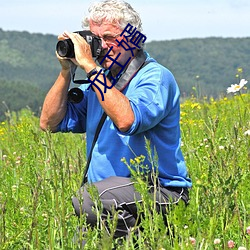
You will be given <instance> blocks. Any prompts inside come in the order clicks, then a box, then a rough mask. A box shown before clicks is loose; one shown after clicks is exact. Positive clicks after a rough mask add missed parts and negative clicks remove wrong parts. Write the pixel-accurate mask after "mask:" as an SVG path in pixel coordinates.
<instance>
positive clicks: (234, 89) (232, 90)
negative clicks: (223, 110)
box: [227, 79, 247, 93]
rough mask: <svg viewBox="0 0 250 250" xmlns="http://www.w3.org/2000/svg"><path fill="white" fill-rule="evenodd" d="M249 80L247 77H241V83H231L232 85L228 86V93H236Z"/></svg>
mask: <svg viewBox="0 0 250 250" xmlns="http://www.w3.org/2000/svg"><path fill="white" fill-rule="evenodd" d="M246 84H247V81H246V80H245V79H241V80H240V83H239V84H231V87H229V88H227V93H235V92H238V91H240V90H241V89H242V88H243V87H244V86H245V85H246Z"/></svg>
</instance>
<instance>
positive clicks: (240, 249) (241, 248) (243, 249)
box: [238, 247, 247, 250]
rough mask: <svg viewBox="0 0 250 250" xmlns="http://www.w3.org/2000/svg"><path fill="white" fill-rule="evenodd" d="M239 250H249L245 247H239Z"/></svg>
mask: <svg viewBox="0 0 250 250" xmlns="http://www.w3.org/2000/svg"><path fill="white" fill-rule="evenodd" d="M238 250H247V249H246V248H245V247H239V248H238Z"/></svg>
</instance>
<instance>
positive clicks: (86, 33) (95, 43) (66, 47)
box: [56, 30, 102, 58]
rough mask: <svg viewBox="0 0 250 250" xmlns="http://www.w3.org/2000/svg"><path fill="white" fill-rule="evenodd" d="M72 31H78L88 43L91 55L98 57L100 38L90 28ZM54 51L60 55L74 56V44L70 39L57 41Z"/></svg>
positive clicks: (100, 46) (100, 47)
mask: <svg viewBox="0 0 250 250" xmlns="http://www.w3.org/2000/svg"><path fill="white" fill-rule="evenodd" d="M74 33H78V34H79V35H81V36H82V37H83V38H84V39H85V40H86V42H87V43H88V44H89V45H90V48H91V52H92V56H93V57H95V58H98V56H99V55H100V54H101V52H102V40H101V38H99V37H96V36H95V35H94V34H93V33H92V32H91V31H90V30H83V31H75V32H74ZM56 51H57V53H58V55H59V56H61V57H68V58H74V57H75V50H74V44H73V43H72V41H71V40H70V39H65V40H61V41H58V42H57V44H56Z"/></svg>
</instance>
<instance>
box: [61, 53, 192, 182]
mask: <svg viewBox="0 0 250 250" xmlns="http://www.w3.org/2000/svg"><path fill="white" fill-rule="evenodd" d="M147 61H150V63H148V64H147V65H146V66H145V67H143V68H142V69H141V70H140V71H139V72H138V73H137V74H136V75H135V77H134V78H133V79H132V80H131V82H130V84H129V85H128V86H127V87H126V88H125V89H124V90H123V91H122V93H123V94H124V95H125V96H126V97H127V98H128V99H129V101H130V104H131V107H132V109H133V112H134V116H135V120H134V123H133V125H132V126H131V128H130V129H129V130H128V131H127V132H125V133H124V132H121V131H119V130H118V129H117V127H116V126H115V124H114V123H113V122H112V120H111V119H110V118H109V117H107V118H106V120H105V122H104V124H103V127H102V130H101V132H100V134H99V137H98V140H97V142H96V144H95V147H94V149H93V153H92V159H91V162H90V165H89V170H88V181H89V182H96V181H100V180H103V179H105V178H107V177H109V176H123V177H129V176H130V170H129V169H128V167H127V166H126V165H125V163H123V162H122V161H121V159H122V158H125V159H126V161H127V162H128V163H129V162H130V159H134V158H135V157H136V156H140V155H144V156H145V161H144V164H143V165H145V166H148V167H149V168H152V163H151V161H150V157H149V156H148V152H147V150H146V143H145V139H147V140H148V141H149V142H150V147H151V152H152V153H154V152H156V153H157V156H156V157H154V156H153V158H155V159H157V161H158V163H157V166H154V167H156V168H157V171H158V173H159V179H160V182H161V184H162V185H163V186H173V187H191V185H192V184H191V180H190V179H189V178H188V177H187V168H186V165H185V161H184V159H183V155H182V152H181V137H180V125H179V119H180V104H179V96H180V91H179V88H178V86H177V83H176V81H175V79H174V77H173V75H172V73H171V72H170V71H169V70H168V69H166V68H165V67H163V66H162V65H160V64H158V63H157V62H156V61H155V60H154V59H153V58H151V57H149V56H147ZM80 88H81V89H82V90H83V92H84V99H83V100H82V101H81V102H80V103H78V104H75V103H70V102H69V103H68V108H67V113H66V116H65V118H64V119H63V121H62V122H61V123H60V124H59V126H58V131H61V132H69V131H71V132H75V133H84V132H86V135H87V155H89V152H90V148H91V145H92V141H93V138H94V135H95V131H96V128H97V125H98V123H99V120H100V118H101V116H102V113H103V109H102V107H101V105H100V103H99V101H98V99H97V97H96V94H95V92H94V91H93V90H92V89H91V88H89V90H87V88H88V85H81V86H80ZM104 98H105V94H104Z"/></svg>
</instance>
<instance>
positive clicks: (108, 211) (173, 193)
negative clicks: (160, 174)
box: [72, 176, 189, 238]
mask: <svg viewBox="0 0 250 250" xmlns="http://www.w3.org/2000/svg"><path fill="white" fill-rule="evenodd" d="M148 183H149V189H148V190H149V192H150V194H152V198H153V195H154V197H155V198H154V199H155V202H156V208H157V210H158V211H159V212H163V213H165V212H167V207H168V206H169V205H170V204H175V203H178V202H179V201H181V200H182V201H184V202H185V203H186V204H188V201H189V195H188V189H187V188H182V187H162V186H161V185H158V184H157V185H153V183H152V182H151V181H149V182H148ZM93 185H94V186H95V189H96V190H97V193H98V195H99V200H100V202H101V203H102V211H101V213H100V214H99V216H100V218H99V219H101V220H102V221H105V220H107V218H109V219H112V218H113V213H114V211H116V212H117V214H118V219H117V227H116V231H115V233H114V237H115V238H118V237H124V236H126V235H127V234H129V232H130V230H131V229H132V228H133V227H134V226H135V225H136V223H137V222H138V211H137V210H138V209H137V204H138V203H140V202H142V197H141V194H140V193H139V192H138V191H137V190H136V189H135V181H132V180H131V179H130V178H126V177H118V176H112V177H109V178H107V179H104V180H102V181H99V182H95V183H93ZM155 186H156V190H155V188H154V187H155ZM81 201H82V202H81ZM72 204H73V207H74V209H75V213H76V215H77V216H78V217H80V216H81V215H82V214H86V220H87V223H88V224H90V225H91V226H96V224H97V220H98V218H97V213H96V212H94V211H95V209H93V208H94V207H95V206H96V202H95V201H93V200H92V199H91V195H90V193H89V192H88V188H87V185H84V186H82V187H81V189H80V190H79V195H78V197H73V198H72ZM104 224H105V223H104ZM107 230H108V228H107Z"/></svg>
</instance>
